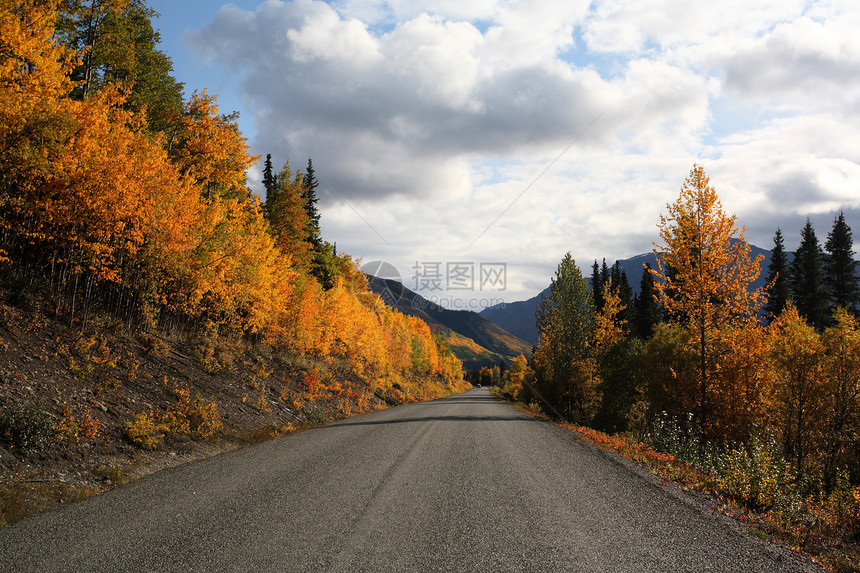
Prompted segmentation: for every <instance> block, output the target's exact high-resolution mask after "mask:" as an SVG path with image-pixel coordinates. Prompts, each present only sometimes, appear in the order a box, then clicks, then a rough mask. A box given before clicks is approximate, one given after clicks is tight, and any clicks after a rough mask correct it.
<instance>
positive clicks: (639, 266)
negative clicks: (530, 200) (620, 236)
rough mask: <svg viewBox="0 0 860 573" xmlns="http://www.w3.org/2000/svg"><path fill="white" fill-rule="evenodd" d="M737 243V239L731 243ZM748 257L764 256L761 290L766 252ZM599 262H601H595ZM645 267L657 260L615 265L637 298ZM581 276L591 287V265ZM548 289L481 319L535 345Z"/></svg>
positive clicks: (648, 257)
mask: <svg viewBox="0 0 860 573" xmlns="http://www.w3.org/2000/svg"><path fill="white" fill-rule="evenodd" d="M733 240H737V239H733ZM750 248H751V250H750V256H751V257H752V258H753V259H755V257H757V256H758V255H760V254H761V255H764V260H762V263H761V269H762V273H761V275H760V276H759V278H758V280H757V281H756V282H755V283H753V286H754V287H755V288H759V287H763V286H764V285H765V279H766V278H767V267H768V265H769V264H770V251H768V250H766V249H762V248H761V247H756V246H755V245H750ZM786 254H787V256H788V260H789V262H791V260H792V259H793V258H794V253H786ZM598 262H601V261H598ZM645 263H649V264H650V265H651V268H657V256H656V255H655V254H654V253H644V254H641V255H636V256H635V257H631V258H629V259H623V260H619V261H618V265H619V266H620V267H621V269H622V270H623V271H624V272H625V273H626V274H627V281H628V282H629V283H630V286H631V287H632V288H633V292H634V293H635V294H639V283H640V282H641V281H642V273H643V272H644V270H643V269H644V268H645ZM606 264H607V265H613V264H615V261H606ZM580 269H581V270H582V272H583V274H585V276H586V277H588V283H589V286H591V264H590V263H588V264H582V265H581V266H580ZM549 289H550V287H547V288H546V289H544V290H543V292H541V293H540V294H538V295H537V296H535V297H532V298H530V299H528V300H524V301H519V302H511V303H503V304H498V305H495V306H490V307H487V308H485V309H484V310H482V311H481V316H483V317H485V318H487V319H489V320H491V321H493V322H494V323H496V324H497V325H499V326H500V327H502V328H503V329H505V330H507V331H508V332H510V333H511V334H514V335H516V336H518V337H519V338H521V339H523V340H525V341H526V342H528V343H530V344H531V345H535V344H537V341H538V331H537V326H536V325H535V311H536V310H537V307H538V305H539V304H540V299H541V297H542V296H548V295H549Z"/></svg>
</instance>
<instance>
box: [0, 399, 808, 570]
mask: <svg viewBox="0 0 860 573" xmlns="http://www.w3.org/2000/svg"><path fill="white" fill-rule="evenodd" d="M0 571H9V572H12V571H40V572H41V571H76V572H77V571H110V572H117V571H302V572H305V571H338V572H339V571H391V572H394V571H476V572H484V571H492V572H496V571H535V572H544V571H595V572H598V571H599V572H607V571H612V572H618V571H690V572H693V571H695V572H704V571H720V572H722V571H773V572H776V571H779V572H790V571H817V569H816V568H815V567H814V566H813V565H811V564H810V563H809V562H807V561H805V560H803V559H800V558H798V557H796V556H794V555H793V554H792V553H790V552H789V551H787V550H785V549H783V548H781V547H777V546H774V545H770V544H767V543H765V542H763V541H761V540H759V539H757V538H755V537H753V536H751V535H749V534H748V533H746V532H745V531H744V530H743V529H741V528H740V527H739V526H737V525H735V524H733V523H732V522H731V521H730V520H728V519H727V518H725V517H722V516H720V515H714V514H713V513H712V512H711V511H710V506H709V505H708V504H707V503H706V502H705V501H704V500H703V499H701V498H697V497H694V496H691V495H690V494H686V493H684V492H682V491H680V489H679V488H677V487H676V486H674V485H671V484H669V485H663V484H661V483H660V481H659V480H658V479H656V478H654V477H653V476H651V475H650V474H648V472H647V471H644V470H642V469H640V468H637V467H636V466H635V465H634V464H632V463H630V462H627V461H625V460H621V459H620V458H618V457H617V456H615V455H614V454H610V453H606V452H603V451H601V450H599V449H597V448H595V447H593V446H590V445H588V444H586V443H584V442H582V441H580V440H578V439H576V437H575V436H574V435H573V433H572V432H570V431H567V430H564V429H561V428H558V427H557V426H554V425H552V424H549V423H547V422H544V421H541V420H537V419H535V418H532V417H530V416H527V415H525V414H523V413H521V412H519V411H517V410H515V409H513V408H511V407H510V406H508V405H506V404H502V403H500V402H498V401H497V400H496V399H495V398H494V397H493V396H492V395H491V394H490V392H489V391H488V390H487V389H486V388H484V389H476V390H472V391H470V392H467V393H465V394H461V395H459V396H453V397H450V398H445V399H442V400H437V401H434V402H428V403H424V404H415V405H410V406H400V407H397V408H392V409H390V410H386V411H382V412H376V413H373V414H369V415H365V416H361V417H358V418H353V419H351V420H348V421H344V422H340V423H337V424H332V425H329V426H325V427H321V428H317V429H315V430H310V431H307V432H303V433H300V434H295V435H292V436H288V437H284V438H279V439H276V440H272V441H270V442H266V443H263V444H259V445H256V446H253V447H248V448H244V449H242V450H238V451H234V452H231V453H228V454H224V455H221V456H217V457H215V458H211V459H208V460H204V461H200V462H195V463H191V464H187V465H184V466H180V467H178V468H173V469H170V470H166V471H163V472H160V473H158V474H154V475H151V476H149V477H146V478H143V479H140V480H138V481H135V482H133V483H130V484H128V485H126V486H123V487H120V488H117V489H115V490H112V491H110V492H107V493H104V494H101V495H98V496H95V497H92V498H89V499H86V500H84V501H82V502H80V503H76V504H73V505H70V506H65V507H60V508H56V509H54V510H50V511H47V512H45V513H42V514H40V515H36V516H33V517H30V518H26V519H23V520H20V521H18V522H16V523H14V524H12V525H11V526H8V527H5V528H2V529H0Z"/></svg>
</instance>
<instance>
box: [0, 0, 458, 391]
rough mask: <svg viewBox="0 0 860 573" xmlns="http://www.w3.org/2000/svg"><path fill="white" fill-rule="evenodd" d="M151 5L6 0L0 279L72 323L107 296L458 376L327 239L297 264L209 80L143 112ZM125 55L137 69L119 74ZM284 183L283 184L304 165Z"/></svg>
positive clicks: (134, 315) (126, 315)
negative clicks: (323, 262) (318, 258)
mask: <svg viewBox="0 0 860 573" xmlns="http://www.w3.org/2000/svg"><path fill="white" fill-rule="evenodd" d="M150 13H151V11H149V10H148V9H146V8H145V5H144V4H143V3H141V2H135V1H132V2H119V1H118V2H109V1H99V2H91V3H68V4H62V5H60V3H58V2H30V1H28V2H11V3H10V2H4V3H3V9H2V12H0V38H2V40H0V45H2V49H0V255H2V257H3V260H4V261H5V265H4V267H3V269H2V272H3V275H4V281H5V282H6V283H7V284H13V285H18V286H17V287H16V288H27V289H30V290H33V291H38V293H39V294H40V295H41V296H42V297H44V298H45V299H47V300H50V308H51V310H52V311H53V312H54V313H55V314H56V315H57V316H59V317H62V318H63V319H65V320H67V321H68V322H69V323H71V324H80V325H81V326H82V327H83V326H85V323H86V321H87V318H88V317H89V316H90V315H91V314H92V313H93V312H95V311H98V312H107V313H110V314H112V315H113V316H116V317H118V318H121V319H123V320H124V321H126V323H127V324H129V325H130V326H143V327H144V328H162V329H175V330H179V331H186V332H197V333H202V334H203V335H205V336H217V337H227V338H237V339H238V338H242V337H244V338H245V339H247V340H252V341H254V342H258V343H265V344H268V345H271V346H273V347H276V348H279V349H284V350H285V351H287V352H291V353H296V354H311V355H314V356H318V357H320V358H328V357H330V356H339V357H342V358H345V359H346V360H347V361H348V362H349V363H350V364H351V367H352V368H353V370H354V372H355V373H356V374H357V375H358V376H360V377H362V378H365V379H367V380H374V382H373V383H374V384H380V385H383V386H385V385H391V384H395V383H403V384H412V383H413V382H414V383H415V384H419V382H418V380H419V379H424V380H426V379H427V378H435V379H436V380H437V381H438V382H441V385H440V386H439V387H438V389H439V391H440V392H441V391H443V390H444V391H447V390H450V387H449V385H454V386H456V385H457V384H458V383H460V382H461V381H462V378H461V373H460V364H459V362H458V361H457V360H456V359H455V358H454V357H453V356H451V355H450V352H448V351H447V350H446V349H445V348H444V345H443V344H441V343H438V342H437V340H436V339H435V338H434V336H433V335H432V333H430V331H429V330H428V329H427V327H426V325H424V324H423V323H420V321H416V320H412V319H409V318H407V317H404V316H400V315H397V314H396V313H395V312H394V311H392V310H390V309H387V308H384V307H383V305H379V304H377V303H378V301H377V300H375V297H374V296H373V295H372V294H371V293H370V292H369V291H368V289H367V286H366V284H365V281H364V277H363V276H362V275H361V273H360V272H359V271H358V270H357V269H356V268H355V264H354V263H353V261H352V260H351V259H349V257H346V256H338V255H336V254H334V255H333V258H334V259H336V262H337V265H335V266H334V267H332V269H331V272H330V273H329V274H327V275H326V278H327V280H326V284H321V282H320V280H319V279H318V278H317V277H316V276H314V275H313V274H312V273H311V269H310V266H309V264H308V261H307V260H304V259H306V258H307V250H308V249H307V246H306V245H304V244H303V243H304V242H305V241H306V238H305V236H304V229H303V228H301V227H302V226H301V225H299V226H298V227H297V226H296V225H292V224H291V223H290V216H291V215H290V213H292V212H298V211H302V207H303V205H302V204H301V200H302V199H301V197H294V196H292V195H290V196H289V197H287V196H286V195H283V197H282V199H284V200H283V201H281V202H280V203H279V202H277V201H273V202H271V204H269V205H263V203H262V202H261V201H260V199H259V198H257V197H256V196H255V195H254V194H253V193H251V192H250V190H249V188H248V186H247V182H246V178H245V177H246V176H245V174H246V172H247V170H248V169H249V167H251V166H252V165H253V164H254V163H256V161H257V160H258V159H259V158H258V157H255V156H252V155H251V154H250V152H249V149H248V145H247V142H246V140H245V138H244V137H243V136H242V134H241V132H240V131H239V129H238V126H237V124H236V121H235V119H236V118H235V116H232V115H223V114H221V113H220V111H219V109H218V106H217V103H216V98H215V96H213V95H210V94H208V93H207V92H206V91H205V90H204V91H202V92H194V93H193V94H192V95H191V96H190V97H189V98H188V99H187V100H186V101H182V102H180V103H179V104H178V105H177V106H168V107H166V108H165V109H160V110H159V113H158V114H157V120H156V117H155V116H154V115H153V114H151V113H148V112H147V105H146V104H147V103H148V101H147V100H146V98H145V97H143V96H142V95H141V94H146V93H150V92H151V93H156V92H157V91H158V89H160V88H159V85H160V83H164V81H167V80H169V82H168V83H170V81H172V82H174V84H175V80H173V79H172V78H170V77H169V75H165V74H163V73H162V74H161V75H159V73H161V72H159V73H155V72H153V73H148V72H147V73H144V72H145V70H144V71H141V69H139V68H140V65H137V64H135V65H134V66H131V64H129V62H132V63H134V60H135V56H141V58H138V59H141V61H142V60H143V59H144V58H143V57H142V56H146V57H147V58H150V56H152V57H155V56H161V58H162V59H164V58H166V57H165V56H164V55H163V54H160V53H157V51H153V48H152V46H149V47H148V48H146V47H145V46H143V44H140V45H137V44H134V42H133V41H132V40H131V38H132V37H144V36H146V33H148V34H149V36H151V35H152V31H151V27H150V26H149V22H148V19H147V18H148V14H150ZM58 23H59V24H61V25H62V26H63V27H62V28H58V27H57V26H58ZM108 30H110V31H111V32H110V33H111V34H112V35H111V36H110V37H109V38H108V37H107V36H105V37H103V38H101V39H100V40H99V42H100V43H99V42H95V40H94V39H93V38H95V37H96V36H97V35H98V34H107V33H108V32H107V31H108ZM135 30H137V32H135ZM147 31H148V32H147ZM149 36H147V37H149ZM88 38H89V39H88ZM150 39H151V38H150ZM66 40H68V41H66ZM64 41H65V43H64ZM150 44H151V42H150ZM147 45H149V44H147ZM108 46H111V47H110V48H109V49H108ZM142 50H150V52H152V53H150V52H147V53H146V54H143V52H142ZM138 52H140V53H138ZM95 56H97V57H95ZM113 56H117V58H119V59H117V58H114V59H111V58H113ZM119 56H122V57H121V58H120V57H119ZM150 59H152V58H150ZM114 60H116V61H114ZM155 60H158V58H155ZM159 61H160V60H159ZM138 63H139V62H138ZM162 63H163V62H162ZM166 65H167V67H168V69H169V60H168V61H167V64H166ZM123 66H126V67H128V66H131V67H132V68H134V69H135V70H137V72H135V73H136V75H134V77H133V78H132V81H131V82H129V81H125V80H121V79H120V76H122V77H125V76H127V75H128V74H126V73H125V72H123V73H120V70H124V69H126V68H125V67H123ZM135 66H136V67H135ZM163 67H164V66H163V65H162V66H161V68H163ZM161 68H159V69H161ZM129 69H131V68H129ZM82 70H84V72H82ZM87 70H88V71H87ZM127 71H128V70H127ZM150 71H153V70H150ZM155 71H158V70H155ZM161 71H162V72H163V71H164V70H161ZM81 74H83V75H85V76H87V79H82V80H80V81H79V80H73V78H75V77H77V76H81ZM148 78H150V79H151V81H152V82H153V85H150V86H147V85H145V83H146V82H147V81H150V80H149V79H148ZM165 78H166V79H165ZM95 80H98V81H95ZM114 80H115V81H114ZM82 81H86V82H88V83H87V85H88V89H87V90H86V92H83V91H81V90H79V89H78V90H76V89H75V88H76V87H80V85H82V84H81V82H82ZM134 94H137V95H136V96H135V98H136V99H134V101H131V100H130V99H129V98H130V97H132V95H134ZM284 184H285V185H284V189H283V191H284V193H285V194H286V193H292V194H293V195H297V194H298V193H299V192H300V191H301V189H300V188H301V174H300V173H299V174H297V175H296V178H295V180H293V179H292V178H291V179H290V180H289V181H286V180H285V181H284ZM281 203H283V204H281ZM266 207H268V209H267V208H266ZM335 267H336V268H335ZM24 285H26V286H24ZM413 393H415V392H413Z"/></svg>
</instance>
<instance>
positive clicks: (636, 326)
mask: <svg viewBox="0 0 860 573" xmlns="http://www.w3.org/2000/svg"><path fill="white" fill-rule="evenodd" d="M655 294H656V292H655V289H654V275H653V274H652V273H651V263H645V272H643V273H642V280H641V281H639V296H638V297H637V298H636V313H635V317H634V321H633V323H632V324H633V326H632V330H633V332H634V334H636V336H638V337H640V338H642V339H647V338H650V337H651V335H652V334H653V333H654V326H656V325H657V323H659V322H660V320H661V318H662V313H661V312H660V305H659V304H658V303H657V298H656V297H655Z"/></svg>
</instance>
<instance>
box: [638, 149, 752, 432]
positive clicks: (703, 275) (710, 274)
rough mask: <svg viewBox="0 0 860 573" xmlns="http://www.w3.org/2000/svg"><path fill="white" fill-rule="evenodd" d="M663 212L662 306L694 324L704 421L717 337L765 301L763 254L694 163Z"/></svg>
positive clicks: (659, 248)
mask: <svg viewBox="0 0 860 573" xmlns="http://www.w3.org/2000/svg"><path fill="white" fill-rule="evenodd" d="M666 207H667V210H668V213H667V214H666V215H661V216H660V224H659V225H658V229H659V231H660V239H661V240H662V241H663V243H662V244H658V243H654V253H655V254H656V255H657V269H654V270H653V271H652V273H653V274H654V277H655V281H656V287H657V292H658V295H659V297H660V300H661V302H662V303H663V306H664V308H665V309H666V310H667V311H668V312H669V313H670V315H671V316H673V317H674V320H676V321H679V322H681V323H683V324H685V325H686V326H687V328H689V329H690V330H691V333H692V335H693V336H692V337H691V343H693V344H695V345H696V346H697V348H696V350H697V354H698V359H699V360H698V362H699V365H698V366H699V367H698V377H699V397H698V408H697V409H698V412H697V415H698V417H699V421H700V423H702V425H703V426H704V425H705V424H706V421H707V418H708V415H709V410H710V400H709V385H710V373H711V372H712V370H713V368H714V356H713V354H714V348H713V337H714V334H715V332H716V331H717V329H718V327H719V326H720V325H721V324H724V323H726V322H727V321H733V320H736V319H742V318H747V317H751V316H755V315H756V314H757V313H758V310H759V308H761V305H762V304H763V302H764V297H763V293H762V292H761V290H752V289H751V285H752V283H753V282H754V281H755V280H756V279H757V278H758V276H759V274H760V273H761V259H762V257H761V256H759V257H756V258H755V259H751V258H750V246H749V244H748V243H747V242H746V240H745V239H744V232H745V230H746V229H741V230H738V229H737V227H736V226H735V221H736V219H737V217H736V216H735V215H729V214H727V213H726V212H725V211H723V207H722V204H721V203H720V201H719V199H718V197H717V192H716V190H714V188H713V187H712V186H711V185H710V180H709V179H708V177H707V175H705V170H704V168H703V167H701V166H699V165H694V166H693V169H692V170H691V171H690V174H689V176H688V177H687V178H686V180H685V181H684V184H683V185H682V186H681V194H680V196H679V197H678V199H677V201H675V202H674V203H672V204H668V205H667V206H666Z"/></svg>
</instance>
